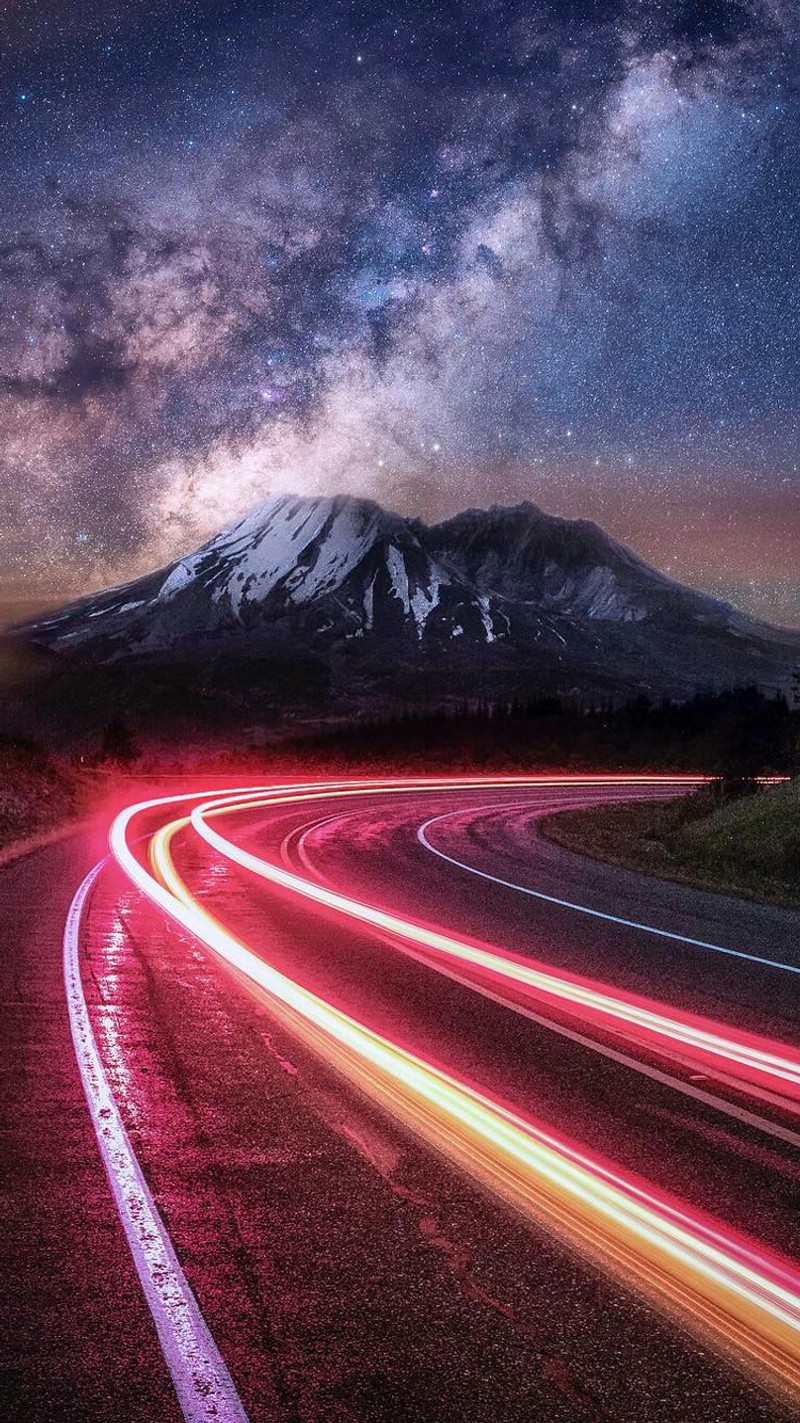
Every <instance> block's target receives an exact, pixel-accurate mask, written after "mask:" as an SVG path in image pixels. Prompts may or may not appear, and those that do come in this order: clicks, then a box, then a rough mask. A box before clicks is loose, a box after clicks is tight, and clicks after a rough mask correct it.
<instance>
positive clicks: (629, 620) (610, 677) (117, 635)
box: [27, 495, 800, 694]
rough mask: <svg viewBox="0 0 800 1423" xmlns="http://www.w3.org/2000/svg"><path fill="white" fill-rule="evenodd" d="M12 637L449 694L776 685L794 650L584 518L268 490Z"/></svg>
mask: <svg viewBox="0 0 800 1423" xmlns="http://www.w3.org/2000/svg"><path fill="white" fill-rule="evenodd" d="M27 633H28V636H29V637H30V638H32V639H33V640H34V641H35V642H37V643H39V644H44V645H45V646H47V647H50V648H52V649H53V650H55V651H58V652H62V653H68V654H72V655H73V656H77V657H80V658H82V659H87V658H88V659H90V660H92V661H98V662H114V661H121V660H126V661H128V660H130V659H131V658H138V659H148V658H158V659H161V660H163V659H164V658H173V659H178V660H182V661H185V660H190V661H192V660H194V661H196V660H197V659H201V658H207V659H209V660H214V661H216V662H218V661H219V659H220V658H224V657H226V656H228V657H242V656H246V657H250V658H252V657H261V656H263V657H265V658H267V660H268V659H269V657H270V656H271V655H274V656H280V657H281V658H283V659H284V660H285V659H286V657H287V656H288V657H291V656H293V655H297V656H300V655H302V656H305V657H311V658H314V659H318V660H320V661H322V662H323V663H325V664H326V665H327V666H328V667H330V668H333V669H334V671H336V669H339V672H341V669H342V668H345V669H346V675H347V676H348V677H350V678H352V675H353V672H354V670H355V671H356V673H357V674H358V675H367V673H369V674H370V675H373V674H376V671H379V672H380V675H381V677H382V678H383V682H384V684H385V683H386V679H387V677H389V678H390V677H391V674H392V671H395V672H399V671H400V670H403V669H404V670H405V672H406V673H411V672H413V669H415V668H417V669H422V668H424V669H427V673H428V675H429V676H430V674H431V672H432V671H435V672H437V673H438V674H439V675H440V676H441V677H442V678H447V677H448V674H451V675H452V684H451V685H452V687H453V689H454V690H455V689H456V688H457V686H458V687H462V688H463V687H464V686H469V685H471V683H470V678H473V679H477V681H478V683H480V684H481V685H482V686H483V687H486V688H488V687H490V686H491V684H492V678H494V677H498V676H499V677H500V678H501V679H502V681H503V685H507V684H509V679H511V682H512V683H513V680H514V677H515V676H517V675H518V674H519V675H523V674H524V676H525V677H526V678H527V679H528V680H527V681H526V685H527V686H528V687H530V686H531V682H530V676H534V677H535V676H536V675H537V674H538V675H540V676H541V677H542V678H543V679H544V681H546V682H547V685H548V686H555V685H558V686H560V687H562V688H568V687H576V686H581V687H583V686H586V687H589V686H602V687H605V688H614V687H617V686H619V687H624V688H625V689H626V690H627V691H631V690H634V689H637V688H638V689H639V690H643V691H648V692H650V693H656V694H661V693H665V692H666V693H677V694H680V693H681V692H691V691H693V690H696V689H697V688H698V687H711V686H715V685H716V686H726V685H732V684H735V683H739V684H741V683H743V682H756V683H758V684H760V685H762V686H767V687H781V686H786V685H788V680H789V676H790V672H791V666H792V663H793V661H796V659H797V658H798V655H799V654H800V636H795V635H794V634H791V633H788V632H787V633H783V632H780V631H779V630H777V629H772V628H769V627H767V626H766V625H764V624H759V623H756V622H754V621H753V620H751V619H747V618H745V617H744V616H743V615H742V614H739V613H737V612H735V611H734V610H733V609H732V608H730V607H728V606H727V605H726V604H724V603H720V602H718V601H717V600H715V599H713V598H709V597H706V596H704V595H702V594H700V593H697V592H694V591H692V590H691V589H688V588H685V587H682V586H681V585H680V584H677V583H674V582H673V581H671V580H670V579H668V578H667V577H665V576H664V575H663V574H660V573H658V572H656V570H654V569H652V568H649V567H648V566H647V565H646V564H644V563H642V561H641V560H640V559H638V558H637V557H636V556H635V555H634V554H633V553H631V552H630V550H628V549H626V548H624V547H622V546H621V545H620V544H617V543H615V542H614V541H613V540H612V539H610V538H609V537H608V536H607V535H606V534H604V533H603V531H602V530H601V529H599V528H598V527H597V526H596V525H595V524H591V523H588V522H586V521H583V520H579V521H569V520H565V519H558V518H554V517H552V516H549V515H546V514H543V513H542V512H541V510H539V509H537V508H536V507H535V506H534V505H532V504H520V505H518V506H516V507H514V508H492V509H489V510H479V509H473V510H468V511H466V512H465V513H463V514H459V515H457V516H456V517H455V518H452V519H448V520H446V521H445V522H444V523H441V524H438V525H434V526H428V525H425V524H423V523H421V522H419V521H418V520H407V519H404V518H402V517H401V516H400V515H398V514H394V513H390V512H388V511H386V510H385V509H382V508H381V507H380V506H379V505H377V504H375V503H372V502H371V501H369V500H365V499H356V498H350V497H346V496H337V497H336V498H325V499H323V498H319V499H314V498H299V497H297V496H293V495H281V496H277V497H275V498H272V499H269V500H267V501H266V503H264V504H262V505H261V506H259V507H258V508H257V509H255V510H253V511H252V513H250V514H248V515H247V516H246V517H245V518H243V519H241V520H239V522H238V523H236V524H234V525H233V526H232V527H231V528H229V529H226V530H224V531H223V532H222V533H221V534H219V535H217V536H216V537H215V538H212V539H210V540H209V541H208V542H207V543H205V544H204V545H203V546H202V548H200V549H198V550H197V552H195V553H193V554H190V555H188V556H187V557H185V558H182V559H180V560H178V561H177V562H175V563H173V564H171V565H170V566H169V567H167V568H165V569H163V570H161V571H160V572H158V573H153V574H150V575H148V576H147V577H145V578H142V579H139V580H137V581H136V582H134V583H130V584H127V585H125V586H124V587H121V588H115V589H111V590H110V591H108V592H105V593H101V594H98V595H97V596H95V597H91V598H87V599H84V600H83V601H82V602H80V603H76V604H74V605H72V606H71V607H69V608H65V609H64V610H63V611H61V612H58V613H56V614H53V615H51V616H49V617H47V618H45V619H43V620H41V621H39V622H37V623H35V624H33V625H31V626H30V627H29V628H28V629H27ZM428 688H429V689H430V683H428ZM445 690H446V688H445V686H443V687H442V691H443V693H444V692H445Z"/></svg>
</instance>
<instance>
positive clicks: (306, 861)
mask: <svg viewBox="0 0 800 1423" xmlns="http://www.w3.org/2000/svg"><path fill="white" fill-rule="evenodd" d="M524 804H525V805H527V804H528V802H524ZM514 808H516V809H518V808H519V806H517V807H514ZM545 809H547V807H545ZM338 818H339V817H338V815H332V816H326V818H325V819H324V820H312V821H308V822H306V824H305V825H303V826H298V827H297V830H296V831H290V832H289V834H288V835H287V836H286V839H285V840H284V842H283V845H282V846H281V854H282V858H283V859H284V863H285V864H286V865H287V867H288V868H289V869H293V868H294V865H293V862H292V859H291V853H290V843H289V842H290V841H291V839H292V836H293V835H294V834H299V835H300V839H299V842H298V844H297V846H296V850H297V851H299V850H300V848H301V847H302V851H303V854H302V862H303V865H304V868H305V869H306V871H307V872H308V873H309V874H311V875H313V876H314V878H315V879H317V880H322V881H323V883H328V884H330V883H332V881H330V880H328V879H327V877H326V876H325V875H323V874H322V872H321V871H320V870H319V869H318V868H317V867H316V866H315V864H314V862H313V860H312V859H311V857H310V855H309V854H308V851H307V850H306V848H305V845H304V843H303V842H304V841H305V840H306V838H307V837H308V836H309V835H310V834H311V833H312V832H313V831H314V830H317V829H319V828H320V827H321V826H322V825H325V824H328V823H329V822H330V821H331V820H336V819H338ZM375 937H376V938H377V939H379V940H381V941H382V942H383V943H385V944H388V945H389V946H390V947H391V948H393V949H395V950H396V951H397V952H399V953H401V954H404V955H405V956H406V957H407V958H410V959H413V960H414V961H415V962H416V963H421V964H423V965H424V966H425V967H426V968H430V969H433V971H434V972H435V973H440V974H442V976H443V977H444V978H449V979H452V981H453V982H454V983H458V984H461V985H462V986H463V987H464V988H469V989H471V990H472V991H473V992H474V993H479V994H480V995H481V997H482V998H488V999H489V1000H490V1002H492V1003H497V1004H498V1005H499V1006H500V1007H501V1008H509V1009H510V1010H511V1012H512V1013H517V1014H519V1016H520V1017H522V1018H527V1019H529V1021H531V1022H533V1023H536V1024H537V1026H538V1027H541V1028H546V1029H547V1030H548V1031H550V1032H553V1033H557V1034H558V1036H559V1037H562V1038H567V1039H568V1040H569V1041H570V1042H573V1043H578V1044H579V1046H580V1047H585V1048H590V1049H591V1051H592V1052H598V1053H600V1055H601V1056H602V1057H607V1058H610V1060H611V1061H612V1062H616V1063H619V1064H620V1066H622V1067H629V1068H632V1069H633V1071H634V1072H639V1073H641V1074H642V1076H643V1077H649V1078H650V1079H651V1080H652V1081H653V1082H659V1083H661V1084H662V1085H663V1086H665V1087H671V1088H673V1089H674V1090H675V1091H676V1092H680V1093H681V1094H682V1095H683V1096H684V1097H690V1098H691V1099H692V1100H693V1101H695V1102H702V1103H703V1105H704V1106H707V1107H711V1108H712V1109H713V1110H715V1111H718V1112H722V1113H724V1115H725V1116H728V1117H733V1118H735V1120H736V1121H739V1122H743V1123H744V1124H745V1125H746V1126H749V1127H754V1128H755V1130H756V1131H761V1132H765V1133H766V1134H767V1135H768V1136H773V1137H777V1138H778V1139H779V1140H780V1141H785V1142H788V1143H789V1145H790V1146H794V1147H800V1134H798V1133H797V1132H795V1131H792V1130H791V1128H790V1127H784V1126H781V1125H780V1123H778V1122H773V1121H770V1120H769V1118H768V1117H762V1116H759V1114H758V1113H757V1112H751V1111H748V1109H747V1108H746V1107H740V1106H737V1104H736V1103H735V1102H729V1101H728V1100H726V1098H724V1097H717V1096H715V1094H714V1093H713V1092H707V1091H705V1090H704V1089H703V1088H702V1087H695V1086H694V1085H693V1084H692V1083H691V1082H686V1081H685V1080H684V1079H683V1078H681V1077H673V1076H672V1074H671V1073H669V1072H664V1071H663V1070H662V1069H661V1068H658V1067H652V1066H651V1065H650V1064H649V1063H646V1062H642V1060H641V1059H640V1058H635V1057H630V1056H629V1055H628V1053H625V1052H620V1051H619V1049H618V1048H613V1047H610V1046H608V1045H607V1044H606V1043H601V1042H599V1041H598V1040H597V1039H596V1038H590V1037H588V1036H587V1035H586V1034H585V1033H580V1032H578V1031H577V1030H576V1029H575V1028H568V1027H566V1026H565V1024H563V1023H556V1022H554V1021H553V1019H552V1018H548V1017H546V1016H545V1015H544V1014H543V1013H537V1012H535V1011H534V1010H533V1009H532V1008H528V1007H527V1006H526V1005H525V1004H523V1003H517V1002H515V1001H514V1000H513V999H509V998H506V997H503V995H502V994H500V993H495V992H494V991H493V990H492V989H491V988H488V987H487V986H486V985H485V984H482V983H477V982H476V981H475V980H474V979H472V978H470V977H469V976H468V975H466V974H462V973H459V971H458V970H457V969H454V968H450V967H449V966H447V965H445V964H443V963H441V962H439V961H438V960H436V959H432V958H430V957H428V956H427V955H426V954H425V953H424V952H423V951H422V950H420V949H415V948H412V947H411V945H410V944H407V943H406V942H405V941H404V940H403V939H397V938H395V937H394V936H393V935H391V934H380V933H378V934H376V935H375ZM666 1056H667V1057H669V1056H670V1054H669V1053H666ZM675 1060H676V1061H677V1062H679V1063H684V1059H682V1058H680V1057H676V1058H675ZM684 1065H686V1066H689V1067H694V1066H695V1065H696V1064H694V1063H691V1062H690V1063H684ZM709 1076H710V1077H712V1078H713V1079H715V1080H716V1081H718V1082H722V1083H724V1084H725V1085H728V1086H731V1087H733V1088H734V1090H741V1083H738V1082H736V1081H733V1080H731V1079H730V1078H728V1077H725V1076H723V1074H721V1073H715V1072H709ZM748 1090H749V1091H751V1092H754V1093H755V1095H756V1096H758V1097H759V1098H761V1099H762V1100H763V1101H766V1102H768V1103H769V1104H770V1105H772V1106H777V1107H779V1108H784V1109H785V1107H786V1103H785V1101H782V1100H781V1099H780V1098H778V1097H775V1096H773V1094H772V1093H769V1092H762V1091H760V1090H759V1089H758V1088H754V1087H748Z"/></svg>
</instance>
